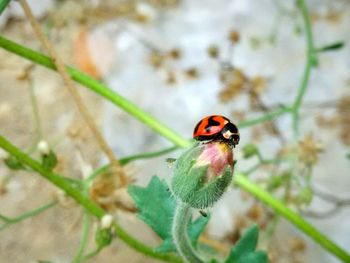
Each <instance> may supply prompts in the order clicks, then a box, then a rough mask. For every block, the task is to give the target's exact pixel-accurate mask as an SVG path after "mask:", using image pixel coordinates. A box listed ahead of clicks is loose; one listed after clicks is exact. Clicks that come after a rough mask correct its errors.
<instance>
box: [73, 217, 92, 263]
mask: <svg viewBox="0 0 350 263" xmlns="http://www.w3.org/2000/svg"><path fill="white" fill-rule="evenodd" d="M90 221H91V220H90V215H89V214H88V213H87V212H86V211H85V212H84V219H83V230H82V236H81V240H80V244H79V248H78V252H77V254H76V255H75V257H74V259H73V263H80V262H82V261H83V255H84V250H85V248H86V245H87V242H88V238H89V230H90V223H91V222H90Z"/></svg>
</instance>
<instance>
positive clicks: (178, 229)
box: [172, 201, 204, 263]
mask: <svg viewBox="0 0 350 263" xmlns="http://www.w3.org/2000/svg"><path fill="white" fill-rule="evenodd" d="M190 220H191V207H190V205H188V204H185V203H183V202H181V201H178V203H177V206H176V211H175V217H174V220H173V225H172V234H173V239H174V243H175V245H176V248H177V251H178V252H179V254H180V255H181V256H182V257H183V259H184V260H185V261H186V262H190V263H202V262H204V261H203V260H202V259H201V258H200V257H199V256H198V255H197V253H196V251H195V250H194V248H193V247H192V244H191V241H190V239H189V237H188V233H187V229H188V223H189V222H190Z"/></svg>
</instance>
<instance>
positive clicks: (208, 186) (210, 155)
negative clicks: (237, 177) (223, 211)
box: [171, 141, 234, 209]
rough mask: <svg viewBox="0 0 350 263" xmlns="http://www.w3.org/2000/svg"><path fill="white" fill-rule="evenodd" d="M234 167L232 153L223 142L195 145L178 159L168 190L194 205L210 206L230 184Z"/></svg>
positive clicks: (197, 206)
mask: <svg viewBox="0 0 350 263" xmlns="http://www.w3.org/2000/svg"><path fill="white" fill-rule="evenodd" d="M233 166H234V163H233V152H232V149H231V147H230V146H229V145H227V144H226V143H223V142H218V141H215V142H210V143H206V144H196V145H194V146H193V147H192V148H190V149H189V150H187V151H186V152H184V153H183V154H182V155H181V156H180V158H179V159H178V160H177V162H176V166H175V169H174V174H173V178H172V182H171V190H172V192H173V194H174V195H175V196H176V197H177V198H179V199H180V200H181V201H182V202H184V203H187V204H189V205H191V207H193V208H199V209H204V208H207V207H210V206H212V205H213V204H214V203H215V202H216V201H217V200H219V199H220V197H221V196H222V194H223V193H224V192H225V190H226V188H227V187H228V186H229V184H230V183H231V181H232V176H233Z"/></svg>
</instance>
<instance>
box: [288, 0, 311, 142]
mask: <svg viewBox="0 0 350 263" xmlns="http://www.w3.org/2000/svg"><path fill="white" fill-rule="evenodd" d="M297 4H298V7H299V10H300V12H301V14H302V17H303V21H304V27H305V33H306V45H307V58H306V64H305V68H304V73H303V77H302V79H301V83H300V86H299V89H298V94H297V96H296V98H295V101H294V104H293V107H292V113H293V115H292V117H293V131H294V137H295V139H297V138H298V137H299V111H300V106H301V103H302V100H303V98H304V95H305V92H306V90H307V87H308V84H309V80H310V75H311V68H312V67H313V66H315V65H316V64H317V58H316V51H315V48H314V42H313V36H312V29H311V22H310V17H309V12H308V9H307V5H306V3H305V1H304V0H297Z"/></svg>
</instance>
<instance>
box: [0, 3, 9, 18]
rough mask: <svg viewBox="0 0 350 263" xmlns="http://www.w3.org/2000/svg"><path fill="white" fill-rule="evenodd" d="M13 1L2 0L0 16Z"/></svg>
mask: <svg viewBox="0 0 350 263" xmlns="http://www.w3.org/2000/svg"><path fill="white" fill-rule="evenodd" d="M10 1H11V0H0V15H1V14H2V12H3V11H4V10H5V8H6V7H7V5H8V4H9V3H10Z"/></svg>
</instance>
